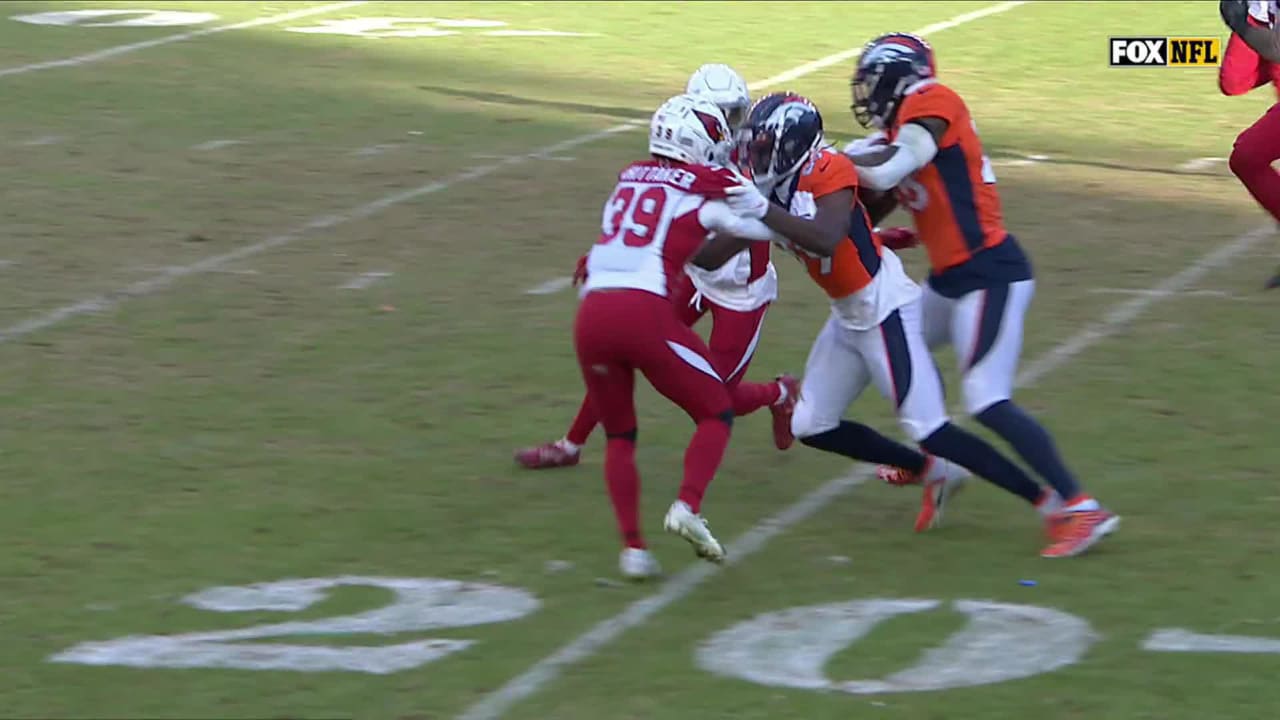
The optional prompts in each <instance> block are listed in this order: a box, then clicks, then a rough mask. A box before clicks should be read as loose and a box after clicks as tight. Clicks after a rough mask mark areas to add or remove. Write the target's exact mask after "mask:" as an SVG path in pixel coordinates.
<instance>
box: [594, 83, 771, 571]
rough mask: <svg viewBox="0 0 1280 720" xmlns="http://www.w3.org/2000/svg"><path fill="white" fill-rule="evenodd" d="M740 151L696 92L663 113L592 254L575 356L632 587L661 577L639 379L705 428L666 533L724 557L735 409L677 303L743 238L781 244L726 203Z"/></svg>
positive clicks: (612, 203)
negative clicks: (600, 440)
mask: <svg viewBox="0 0 1280 720" xmlns="http://www.w3.org/2000/svg"><path fill="white" fill-rule="evenodd" d="M733 142H734V140H733V133H732V131H731V130H730V129H729V127H728V124H727V123H726V121H725V119H724V115H723V113H722V112H721V111H720V109H719V108H718V107H717V106H716V105H715V104H714V103H712V102H711V101H709V100H706V99H704V98H701V97H698V96H694V95H688V94H685V95H677V96H675V97H673V98H671V99H670V100H668V101H667V102H665V103H663V105H662V107H660V108H658V111H657V112H656V113H654V116H653V120H652V123H651V124H650V132H649V152H650V155H651V157H650V158H648V159H646V160H642V161H639V162H635V163H632V164H630V165H628V166H627V167H625V168H623V170H622V171H621V172H620V173H619V174H618V181H617V185H616V186H615V188H614V190H613V192H612V193H611V194H610V195H609V199H608V200H607V201H606V202H605V206H604V212H603V214H602V217H601V225H600V226H601V231H600V238H599V240H598V241H597V242H596V244H595V245H594V246H593V247H592V248H591V251H590V253H588V255H587V263H586V264H587V277H586V281H585V284H584V292H585V294H584V297H583V300H582V304H581V305H580V306H579V308H578V314H577V319H576V320H575V323H574V347H575V349H576V351H577V356H578V364H579V366H580V368H581V370H582V378H583V381H584V383H585V384H586V386H587V397H588V398H589V401H590V405H591V407H592V409H593V410H594V411H595V413H596V415H597V416H598V417H599V418H600V423H601V424H602V425H604V430H605V435H606V437H607V438H608V439H607V441H606V445H605V463H604V471H605V483H606V485H607V486H608V488H609V496H610V499H611V500H612V502H613V507H614V512H615V515H616V517H617V520H618V525H619V530H620V532H621V535H622V541H623V550H622V554H621V556H620V558H619V568H620V569H621V571H622V573H623V575H626V576H627V577H631V578H636V579H642V578H646V577H650V576H652V575H656V574H657V573H658V572H659V569H658V564H657V562H656V560H654V558H653V556H652V555H650V553H649V552H648V550H647V549H646V545H645V541H644V536H643V534H642V533H641V531H640V520H639V501H640V475H639V473H638V471H637V469H636V458H635V453H636V436H637V435H636V412H635V401H634V392H635V374H636V371H639V372H641V373H642V374H643V375H644V376H645V378H647V379H648V380H649V382H650V383H651V384H652V385H653V387H654V388H655V389H656V390H658V392H660V393H662V395H664V396H666V397H667V398H668V399H670V400H671V401H672V402H674V403H675V404H676V405H678V406H679V407H680V408H681V409H683V410H684V411H685V412H686V413H688V415H689V417H690V418H691V419H692V420H693V421H694V422H695V423H696V424H697V428H696V430H695V431H694V433H693V437H692V439H691V440H690V441H689V446H688V450H687V451H686V453H685V458H684V477H683V480H682V482H681V484H680V491H679V496H678V498H677V499H676V501H675V502H673V503H672V504H671V507H670V509H669V510H668V511H667V515H666V519H665V521H664V526H665V528H666V529H667V531H668V532H671V533H674V534H676V535H679V536H680V537H682V538H684V539H685V540H687V541H688V542H689V543H690V544H691V545H692V546H693V548H694V551H695V552H696V553H697V555H698V556H699V557H702V558H704V559H707V560H710V561H712V562H720V561H721V560H723V559H724V548H723V547H721V545H720V543H719V542H717V541H716V539H715V537H714V536H713V535H712V534H711V532H710V530H709V529H708V528H707V525H706V521H705V520H703V518H702V516H701V515H700V505H701V503H702V498H703V494H704V493H705V491H706V488H707V485H708V484H709V483H710V482H711V479H712V477H714V475H715V473H716V470H717V469H718V468H719V465H720V461H721V459H722V458H723V456H724V451H725V448H726V447H727V446H728V443H729V432H730V428H731V427H732V425H733V417H734V412H733V403H732V401H731V400H730V398H729V393H728V391H727V390H726V389H725V384H724V381H723V379H722V378H721V376H720V374H719V373H718V372H717V371H716V369H715V367H714V364H713V361H712V360H711V352H710V350H708V349H707V347H706V345H705V344H704V343H703V341H702V338H700V337H699V336H698V334H697V333H695V332H694V331H693V330H692V329H690V328H689V326H688V325H687V324H686V323H685V322H684V320H683V318H682V317H681V316H680V315H679V314H678V313H677V311H676V307H674V306H673V305H672V302H671V296H672V294H673V292H674V290H675V288H676V287H678V286H679V284H680V283H682V282H683V281H684V278H685V277H686V276H685V271H684V268H685V265H686V263H693V264H695V265H698V266H699V267H703V268H706V269H714V268H715V267H717V266H719V265H720V264H721V263H723V262H725V261H726V260H728V259H729V258H730V257H731V256H732V255H733V254H736V252H737V251H738V250H739V248H741V247H742V246H743V245H744V244H745V242H744V240H743V239H746V240H757V241H763V242H761V243H758V244H767V242H768V241H770V240H772V239H773V238H774V237H775V235H774V233H772V232H771V231H770V230H769V229H768V228H767V227H765V226H764V224H763V223H761V222H759V221H758V220H753V219H747V218H740V217H738V216H737V215H735V214H734V213H733V212H732V211H731V210H730V209H729V207H728V205H727V204H726V203H725V201H724V198H725V197H726V191H727V190H728V189H729V188H730V187H735V186H737V185H739V184H741V183H742V182H744V180H743V178H742V176H741V175H739V174H738V173H736V172H735V171H733V170H730V169H729V168H727V167H724V166H723V165H721V163H724V162H727V160H728V154H729V151H730V150H731V149H732V147H733Z"/></svg>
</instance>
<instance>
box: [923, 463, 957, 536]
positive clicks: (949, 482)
mask: <svg viewBox="0 0 1280 720" xmlns="http://www.w3.org/2000/svg"><path fill="white" fill-rule="evenodd" d="M969 477H970V473H969V471H968V470H965V469H964V468H962V467H960V466H959V465H956V464H955V463H953V462H951V461H949V460H943V459H942V458H940V457H931V458H930V461H929V467H928V468H927V469H926V470H925V473H924V497H923V498H921V502H920V514H919V515H917V516H916V527H915V530H916V532H924V531H926V530H932V529H933V528H936V527H938V524H939V523H941V522H942V512H943V510H945V509H946V505H947V502H948V501H950V500H951V498H952V496H954V495H955V494H956V493H957V492H959V491H960V490H961V488H963V487H964V485H965V483H966V482H968V480H969Z"/></svg>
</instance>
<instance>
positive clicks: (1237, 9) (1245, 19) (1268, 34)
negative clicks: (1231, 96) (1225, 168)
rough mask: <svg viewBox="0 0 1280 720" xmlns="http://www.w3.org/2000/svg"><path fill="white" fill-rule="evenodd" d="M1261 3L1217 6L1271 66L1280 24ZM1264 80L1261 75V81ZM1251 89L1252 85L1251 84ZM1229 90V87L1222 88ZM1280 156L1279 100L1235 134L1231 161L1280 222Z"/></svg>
mask: <svg viewBox="0 0 1280 720" xmlns="http://www.w3.org/2000/svg"><path fill="white" fill-rule="evenodd" d="M1257 5H1259V3H1251V2H1245V0H1221V2H1220V3H1219V5H1218V9H1219V11H1220V13H1221V15H1222V20H1223V22H1225V23H1226V24H1227V27H1229V28H1231V33H1232V35H1231V41H1230V42H1229V43H1228V45H1227V49H1228V51H1230V50H1231V43H1233V42H1235V41H1236V40H1237V39H1239V41H1240V42H1242V43H1244V44H1245V45H1246V46H1247V47H1248V49H1249V50H1252V51H1253V52H1254V53H1256V54H1257V57H1258V58H1260V60H1261V62H1264V63H1268V66H1269V67H1270V68H1275V67H1277V66H1280V27H1277V25H1276V18H1275V14H1274V13H1273V12H1272V10H1273V8H1272V7H1270V6H1271V5H1274V3H1268V4H1267V5H1268V7H1266V8H1260V7H1257ZM1226 71H1227V58H1226V57H1224V58H1223V62H1222V72H1223V73H1225V72H1226ZM1263 82H1265V79H1263V76H1262V75H1259V77H1258V84H1261V83H1263ZM1248 89H1250V90H1251V89H1253V88H1252V87H1250V88H1248ZM1223 92H1226V88H1225V87H1224V88H1223ZM1276 160H1280V103H1277V104H1275V105H1272V106H1271V109H1270V110H1267V112H1266V113H1265V114H1263V116H1262V117H1260V118H1258V120H1257V122H1255V123H1254V124H1253V125H1250V126H1249V127H1248V128H1246V129H1245V131H1244V132H1242V133H1240V135H1239V136H1237V137H1236V143H1235V147H1233V148H1232V149H1231V157H1230V158H1229V159H1228V164H1229V166H1230V167H1231V172H1232V173H1234V174H1235V176H1236V177H1237V178H1240V182H1242V183H1244V186H1245V188H1246V189H1247V190H1248V191H1249V194H1251V195H1253V199H1254V200H1257V201H1258V204H1259V205H1261V206H1262V207H1263V209H1265V210H1266V211H1267V212H1269V213H1271V217H1272V218H1275V220H1276V221H1277V222H1280V174H1277V173H1276V171H1275V169H1274V168H1272V167H1271V164H1272V163H1274V162H1275V161H1276ZM1267 287H1268V288H1274V287H1280V271H1277V272H1276V273H1275V275H1273V276H1272V277H1271V280H1270V281H1269V282H1268V283H1267Z"/></svg>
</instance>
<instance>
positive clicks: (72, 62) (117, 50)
mask: <svg viewBox="0 0 1280 720" xmlns="http://www.w3.org/2000/svg"><path fill="white" fill-rule="evenodd" d="M364 4H365V0H356V1H354V2H340V3H331V4H329V5H320V6H317V7H313V8H305V9H303V10H294V11H293V12H287V13H284V14H283V15H271V16H269V17H263V18H257V19H256V20H246V21H245V22H240V23H235V24H233V25H219V26H218V27H211V28H204V29H203V30H192V31H190V32H184V33H178V34H176V35H165V36H164V37H158V38H153V39H151V40H143V41H141V42H136V43H129V44H128V45H116V46H115V47H109V48H106V49H103V50H95V51H94V52H91V53H85V54H84V55H76V56H75V57H69V58H62V59H61V60H45V61H43V62H38V63H31V64H29V65H17V66H15V67H11V68H3V69H0V77H7V76H9V75H24V74H26V73H30V72H36V71H37V70H52V69H53V68H60V67H75V66H77V65H88V64H90V63H96V62H99V61H101V60H109V59H111V58H113V57H118V56H120V55H126V54H128V53H131V52H137V51H139V50H146V49H147V48H153V47H159V46H161V45H169V44H171V43H176V42H183V41H184V40H191V39H193V38H198V37H204V36H205V35H215V34H217V33H221V32H227V31H228V30H244V29H246V28H253V27H260V26H262V25H275V24H276V23H282V22H289V21H290V20H297V19H298V18H304V17H309V16H311V15H320V14H322V13H331V12H337V11H339V10H347V9H349V8H353V7H356V6H358V5H364Z"/></svg>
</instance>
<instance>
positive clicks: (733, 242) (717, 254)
mask: <svg viewBox="0 0 1280 720" xmlns="http://www.w3.org/2000/svg"><path fill="white" fill-rule="evenodd" d="M751 243H752V241H751V240H748V239H746V238H741V237H737V236H735V235H729V234H727V233H717V234H715V235H713V236H712V237H711V239H710V240H708V241H707V242H706V243H705V244H704V245H703V246H702V249H701V250H699V251H698V253H697V254H696V255H694V256H693V258H692V259H690V260H689V262H690V264H692V265H695V266H697V267H700V268H702V269H703V270H715V269H717V268H719V267H720V266H721V265H724V264H725V263H727V262H729V260H730V259H731V258H733V256H734V255H737V254H738V253H740V252H742V251H743V250H746V249H747V247H748V246H750V245H751Z"/></svg>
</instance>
